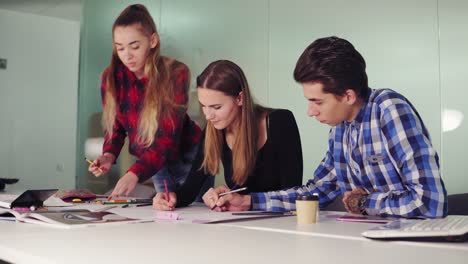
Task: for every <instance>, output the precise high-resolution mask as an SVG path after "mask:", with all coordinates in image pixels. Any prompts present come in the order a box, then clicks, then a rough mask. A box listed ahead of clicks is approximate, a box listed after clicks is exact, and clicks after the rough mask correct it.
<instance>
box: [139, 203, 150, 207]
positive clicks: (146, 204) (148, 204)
mask: <svg viewBox="0 0 468 264" xmlns="http://www.w3.org/2000/svg"><path fill="white" fill-rule="evenodd" d="M150 205H153V204H152V203H144V204H137V205H136V207H142V206H150Z"/></svg>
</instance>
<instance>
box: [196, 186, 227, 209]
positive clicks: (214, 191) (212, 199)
mask: <svg viewBox="0 0 468 264" xmlns="http://www.w3.org/2000/svg"><path fill="white" fill-rule="evenodd" d="M228 191H230V189H229V188H228V187H227V186H224V185H222V186H218V187H216V188H210V189H209V190H208V191H206V193H205V194H204V195H203V197H202V199H203V202H204V203H205V205H206V206H208V208H211V210H213V211H217V212H221V211H223V210H222V208H219V207H217V206H216V203H217V202H218V199H219V196H218V194H219V193H224V192H228Z"/></svg>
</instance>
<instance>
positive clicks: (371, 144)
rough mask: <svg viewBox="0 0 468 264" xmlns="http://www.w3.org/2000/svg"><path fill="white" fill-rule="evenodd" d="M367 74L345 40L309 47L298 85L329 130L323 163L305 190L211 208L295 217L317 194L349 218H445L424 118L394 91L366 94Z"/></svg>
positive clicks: (226, 200) (231, 198)
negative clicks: (299, 204) (298, 204)
mask: <svg viewBox="0 0 468 264" xmlns="http://www.w3.org/2000/svg"><path fill="white" fill-rule="evenodd" d="M365 69H366V63H365V61H364V58H363V57H362V56H361V54H360V53H359V52H358V51H357V50H356V49H355V48H354V46H353V45H352V44H351V43H349V42H348V41H346V40H344V39H340V38H337V37H327V38H322V39H318V40H316V41H314V42H313V43H312V44H311V45H310V46H309V47H307V48H306V49H305V51H304V52H303V54H302V55H301V57H300V58H299V60H298V62H297V64H296V68H295V70H294V79H295V80H296V81H297V82H299V83H301V84H302V86H303V92H304V96H305V98H306V99H307V100H308V101H309V106H308V115H309V116H311V117H315V118H316V119H317V120H318V121H319V122H321V123H323V124H328V125H330V126H332V129H331V130H330V134H329V139H328V151H327V153H326V155H325V158H324V159H323V160H322V162H321V163H320V165H319V166H318V168H317V169H316V171H315V173H314V177H313V178H312V179H311V180H309V181H308V182H307V184H306V185H303V186H298V187H294V188H290V189H285V190H281V191H273V192H266V193H251V194H250V195H239V194H229V195H226V196H223V197H220V198H219V199H217V200H214V201H213V206H214V205H217V206H218V207H216V210H232V211H235V210H249V209H250V210H265V211H290V210H295V200H296V197H297V196H298V195H312V194H313V193H318V194H319V197H320V207H324V206H326V205H327V204H329V203H331V202H332V201H333V200H334V199H335V198H337V197H338V196H339V195H343V199H342V201H343V203H344V206H345V208H346V210H347V211H349V212H351V213H360V214H368V215H380V216H400V217H427V218H434V217H442V216H445V215H446V214H447V192H446V190H445V187H444V183H443V181H442V179H441V176H440V171H439V160H438V156H437V153H436V151H435V150H434V148H433V146H432V144H431V141H430V138H429V133H428V131H427V129H426V127H425V126H424V124H423V122H422V120H421V117H420V116H419V114H418V112H417V111H416V109H415V108H414V106H413V105H412V104H411V103H410V102H409V101H408V99H406V98H405V97H403V96H402V95H400V94H398V93H397V92H395V91H392V90H390V89H382V90H374V89H370V88H368V84H367V74H366V71H365ZM220 191H223V190H222V189H220ZM215 201H216V203H215Z"/></svg>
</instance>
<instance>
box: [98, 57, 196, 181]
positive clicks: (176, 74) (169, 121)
mask: <svg viewBox="0 0 468 264" xmlns="http://www.w3.org/2000/svg"><path fill="white" fill-rule="evenodd" d="M114 74H115V76H116V79H115V85H116V95H117V107H116V111H117V113H116V119H115V122H114V127H113V132H112V137H109V134H108V133H106V135H105V138H104V146H103V153H106V152H109V153H112V154H114V155H115V157H116V158H117V157H118V155H119V154H120V151H121V149H122V146H123V144H124V141H125V137H126V136H127V135H128V138H129V152H130V154H132V155H134V156H136V157H138V160H137V161H136V162H135V164H133V165H132V166H131V167H130V168H129V169H128V171H131V172H133V173H135V174H136V175H137V176H138V178H139V181H140V182H142V181H145V180H147V179H149V178H150V177H151V176H153V175H154V174H156V173H157V172H158V171H159V170H160V169H161V168H163V167H164V165H165V164H166V162H167V161H169V160H177V159H179V158H180V155H181V154H182V153H183V152H184V151H185V150H187V149H189V148H190V147H192V146H193V145H195V144H197V143H198V142H199V141H200V136H201V130H200V128H199V127H198V126H197V125H196V124H195V123H194V122H193V121H192V120H191V119H190V117H189V116H188V115H187V113H186V111H185V110H180V111H177V112H174V113H173V114H172V115H171V117H170V118H166V119H163V120H160V122H159V123H158V130H157V131H156V134H155V137H154V142H153V144H152V145H151V146H149V147H147V148H145V147H143V146H142V145H140V144H139V143H138V141H137V138H138V119H139V114H140V111H141V107H142V105H143V97H144V94H145V89H144V87H145V84H146V83H147V79H146V78H142V79H140V80H139V79H138V78H136V76H135V74H134V73H133V72H131V71H130V70H128V68H127V67H125V66H124V65H122V64H121V65H119V66H118V67H116V69H115V73H114ZM171 76H172V82H173V87H174V98H173V100H174V102H175V103H176V104H180V105H187V102H188V88H189V70H188V68H187V66H185V65H184V64H183V63H180V62H176V66H174V67H173V72H172V74H171ZM104 80H105V73H103V74H102V81H101V96H102V103H103V104H104V102H105V90H106V83H105V81H104Z"/></svg>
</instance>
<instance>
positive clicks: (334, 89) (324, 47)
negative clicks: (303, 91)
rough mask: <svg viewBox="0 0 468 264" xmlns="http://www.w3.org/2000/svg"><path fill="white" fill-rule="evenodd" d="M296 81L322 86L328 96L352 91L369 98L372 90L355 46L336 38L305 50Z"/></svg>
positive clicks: (361, 58)
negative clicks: (320, 84) (348, 90)
mask: <svg viewBox="0 0 468 264" xmlns="http://www.w3.org/2000/svg"><path fill="white" fill-rule="evenodd" d="M294 79H295V80H296V82H299V83H308V82H319V83H322V84H323V91H324V92H325V93H331V94H335V95H343V94H344V93H345V91H346V90H347V89H352V90H354V91H355V92H356V94H357V96H358V97H360V98H365V97H366V96H367V94H368V90H369V89H368V83H367V74H366V62H365V61H364V58H363V57H362V55H361V54H360V53H359V52H358V51H357V50H356V49H355V48H354V46H353V44H351V43H350V42H349V41H347V40H345V39H341V38H338V37H335V36H332V37H326V38H320V39H317V40H315V41H314V42H312V44H310V45H309V46H308V47H307V48H306V49H305V50H304V52H303V53H302V55H301V56H300V57H299V59H298V60H297V63H296V68H295V69H294Z"/></svg>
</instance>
